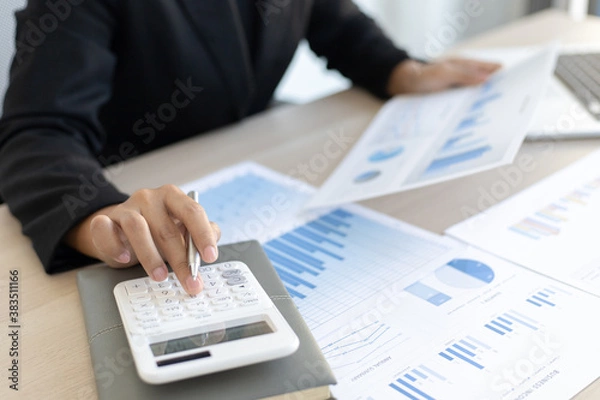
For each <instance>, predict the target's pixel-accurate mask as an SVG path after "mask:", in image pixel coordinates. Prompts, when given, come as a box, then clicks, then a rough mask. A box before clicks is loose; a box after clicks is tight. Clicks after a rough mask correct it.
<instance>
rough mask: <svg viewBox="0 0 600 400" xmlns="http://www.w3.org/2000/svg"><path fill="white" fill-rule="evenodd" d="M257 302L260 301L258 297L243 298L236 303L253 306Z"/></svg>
mask: <svg viewBox="0 0 600 400" xmlns="http://www.w3.org/2000/svg"><path fill="white" fill-rule="evenodd" d="M259 302H260V300H258V299H245V300H242V301H240V302H239V303H238V304H239V305H240V306H253V305H256V304H258V303H259Z"/></svg>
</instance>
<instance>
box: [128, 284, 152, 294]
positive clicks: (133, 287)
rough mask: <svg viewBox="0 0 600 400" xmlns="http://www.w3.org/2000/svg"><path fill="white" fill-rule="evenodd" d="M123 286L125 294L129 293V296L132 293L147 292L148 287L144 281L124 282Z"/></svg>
mask: <svg viewBox="0 0 600 400" xmlns="http://www.w3.org/2000/svg"><path fill="white" fill-rule="evenodd" d="M125 288H126V289H127V294H129V295H130V296H131V295H134V294H142V293H146V292H148V287H147V286H146V284H145V283H144V281H141V282H139V281H137V282H127V283H126V284H125Z"/></svg>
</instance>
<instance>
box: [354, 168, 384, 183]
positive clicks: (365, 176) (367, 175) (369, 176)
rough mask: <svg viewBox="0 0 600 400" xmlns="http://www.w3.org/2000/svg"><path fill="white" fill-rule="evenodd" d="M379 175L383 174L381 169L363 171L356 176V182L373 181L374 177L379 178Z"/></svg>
mask: <svg viewBox="0 0 600 400" xmlns="http://www.w3.org/2000/svg"><path fill="white" fill-rule="evenodd" d="M379 175H381V171H377V170H372V171H367V172H363V173H362V174H360V175H358V176H357V177H356V178H354V183H364V182H369V181H372V180H373V179H375V178H377V177H378V176H379Z"/></svg>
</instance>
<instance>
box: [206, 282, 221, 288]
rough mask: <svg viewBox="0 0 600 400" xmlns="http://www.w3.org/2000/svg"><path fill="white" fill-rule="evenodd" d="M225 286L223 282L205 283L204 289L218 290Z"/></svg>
mask: <svg viewBox="0 0 600 400" xmlns="http://www.w3.org/2000/svg"><path fill="white" fill-rule="evenodd" d="M221 286H223V282H222V281H204V287H205V288H206V289H210V288H217V287H221Z"/></svg>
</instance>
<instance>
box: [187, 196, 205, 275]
mask: <svg viewBox="0 0 600 400" xmlns="http://www.w3.org/2000/svg"><path fill="white" fill-rule="evenodd" d="M188 196H189V197H191V198H192V199H193V200H194V201H195V202H196V203H197V202H198V192H196V191H195V190H192V191H191V192H189V193H188ZM187 259H188V265H189V267H190V271H191V272H192V278H193V279H194V280H195V279H196V278H197V277H198V269H199V268H200V263H201V262H202V260H201V259H200V253H198V249H197V248H196V245H195V244H194V241H193V240H192V235H190V230H189V229H188V246H187Z"/></svg>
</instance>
